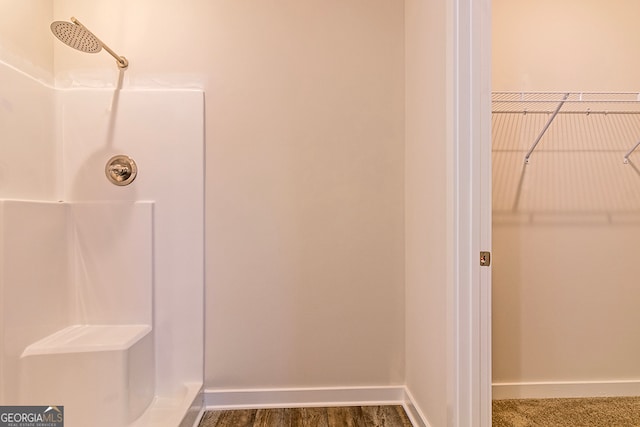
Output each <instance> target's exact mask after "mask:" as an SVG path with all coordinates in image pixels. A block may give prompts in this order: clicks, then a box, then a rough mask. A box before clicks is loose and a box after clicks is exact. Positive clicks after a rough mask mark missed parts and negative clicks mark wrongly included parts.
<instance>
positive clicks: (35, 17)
mask: <svg viewBox="0 0 640 427" xmlns="http://www.w3.org/2000/svg"><path fill="white" fill-rule="evenodd" d="M52 16H53V2H52V1H42V0H21V1H16V0H0V59H2V60H5V61H7V62H9V63H10V64H11V65H14V66H17V67H19V68H21V69H23V70H25V71H27V72H29V73H31V74H32V75H37V77H41V76H47V75H51V74H52V72H53V40H52V36H51V31H50V30H49V24H50V23H51V17H52ZM16 62H19V63H16Z"/></svg>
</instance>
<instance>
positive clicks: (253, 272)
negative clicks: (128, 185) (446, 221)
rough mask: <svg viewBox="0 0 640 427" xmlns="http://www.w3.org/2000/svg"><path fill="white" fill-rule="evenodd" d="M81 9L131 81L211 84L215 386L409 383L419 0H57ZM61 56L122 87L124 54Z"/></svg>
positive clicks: (61, 71)
mask: <svg viewBox="0 0 640 427" xmlns="http://www.w3.org/2000/svg"><path fill="white" fill-rule="evenodd" d="M71 15H75V16H76V17H77V18H78V19H80V20H81V21H82V22H83V23H84V24H85V25H87V27H89V28H90V29H91V30H93V31H94V32H95V33H96V34H97V35H98V36H99V37H100V38H102V39H103V40H104V41H105V42H106V43H108V44H109V45H111V47H112V48H113V49H114V50H115V51H116V52H118V53H120V54H121V55H124V56H126V57H127V58H128V59H129V61H130V68H129V70H128V71H127V72H126V80H125V85H127V84H133V85H149V84H153V85H173V86H200V87H204V90H205V92H206V150H207V151H206V159H204V160H206V168H207V169H206V203H207V206H206V209H207V212H206V230H207V235H206V272H207V279H206V280H207V283H206V294H207V297H206V302H205V303H206V318H207V319H206V361H205V364H206V380H205V386H206V387H208V388H212V389H238V388H256V387H257V388H262V387H318V386H334V385H337V386H348V385H382V384H402V383H403V381H404V286H403V284H404V263H403V261H404V257H403V253H404V241H403V232H404V228H403V222H404V196H403V194H404V192H403V184H404V182H403V181H404V174H403V162H404V157H403V154H404V146H403V137H404V135H403V129H404V122H403V119H404V114H403V109H404V56H403V55H404V47H403V36H404V34H403V20H404V14H403V3H402V2H396V1H389V0H375V1H370V0H349V1H342V0H330V1H322V2H320V1H318V2H299V1H295V0H278V1H276V2H262V1H255V0H241V1H237V0H228V1H227V0H225V1H217V2H208V1H202V0H189V1H187V2H185V1H181V2H177V1H176V2H155V1H138V2H127V1H124V0H122V1H113V0H109V1H92V2H85V1H80V0H58V1H56V7H55V18H56V19H68V17H69V16H71ZM55 54H56V56H55V70H56V77H57V79H58V82H59V84H61V85H63V86H72V85H77V84H79V82H82V83H83V84H91V85H104V82H105V81H107V82H108V83H109V84H113V83H114V82H115V63H114V61H113V59H111V58H110V57H109V56H108V55H107V54H106V53H101V54H99V55H95V56H92V55H85V54H81V53H78V52H75V51H72V50H71V49H69V48H67V47H65V46H61V45H59V44H56V47H55ZM96 76H97V77H96ZM169 169H170V168H169ZM176 285H177V286H179V284H176Z"/></svg>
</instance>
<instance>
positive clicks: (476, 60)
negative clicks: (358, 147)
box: [447, 0, 491, 427]
mask: <svg viewBox="0 0 640 427" xmlns="http://www.w3.org/2000/svg"><path fill="white" fill-rule="evenodd" d="M449 7H450V10H449V16H450V17H451V18H452V19H451V20H450V21H449V22H450V23H451V27H450V30H449V36H450V37H449V41H448V51H449V54H450V58H449V61H448V62H449V64H450V66H451V68H452V69H451V72H450V73H448V75H449V76H451V82H449V83H448V84H447V88H448V91H449V94H450V96H449V99H450V100H451V104H450V108H449V111H450V112H451V116H452V118H451V120H450V121H449V123H447V126H448V129H450V131H451V138H450V139H449V140H450V141H451V142H452V143H451V144H450V145H451V147H450V150H449V160H450V161H449V162H448V164H449V167H450V168H449V177H450V184H449V188H448V194H449V195H450V197H449V206H448V208H449V209H450V212H451V214H452V215H450V218H451V223H450V226H449V227H448V232H449V234H450V235H449V237H450V238H449V239H448V241H449V242H451V245H452V246H451V247H450V248H449V250H450V252H449V253H450V255H451V257H450V258H451V259H452V264H453V265H450V266H448V271H449V283H448V285H449V286H448V289H449V297H448V298H449V299H448V301H449V304H448V305H449V309H450V315H449V317H448V319H449V326H448V330H447V336H448V337H449V345H448V352H449V355H448V356H449V357H448V360H449V361H450V365H449V366H448V369H449V375H448V378H449V380H448V386H449V387H448V401H449V405H448V407H449V408H448V410H449V416H448V417H447V419H448V420H449V422H448V425H449V426H451V427H467V426H468V427H490V426H491V268H490V267H480V259H479V258H480V251H490V250H491V249H490V248H491V0H453V1H452V2H451V3H450V5H449Z"/></svg>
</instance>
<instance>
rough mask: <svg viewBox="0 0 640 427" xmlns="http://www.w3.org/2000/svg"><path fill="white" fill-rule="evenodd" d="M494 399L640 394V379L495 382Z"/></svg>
mask: <svg viewBox="0 0 640 427" xmlns="http://www.w3.org/2000/svg"><path fill="white" fill-rule="evenodd" d="M492 392H493V399H494V400H501V399H542V398H571V397H613V396H615V397H622V396H640V380H624V381H575V382H529V383H493V386H492Z"/></svg>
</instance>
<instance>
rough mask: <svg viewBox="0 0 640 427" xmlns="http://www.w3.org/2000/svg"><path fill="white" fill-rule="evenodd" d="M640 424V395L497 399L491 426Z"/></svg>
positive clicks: (637, 426) (627, 426) (625, 426)
mask: <svg viewBox="0 0 640 427" xmlns="http://www.w3.org/2000/svg"><path fill="white" fill-rule="evenodd" d="M533 426H536V427H640V397H602V398H589V399H523V400H494V401H493V423H492V427H533Z"/></svg>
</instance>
